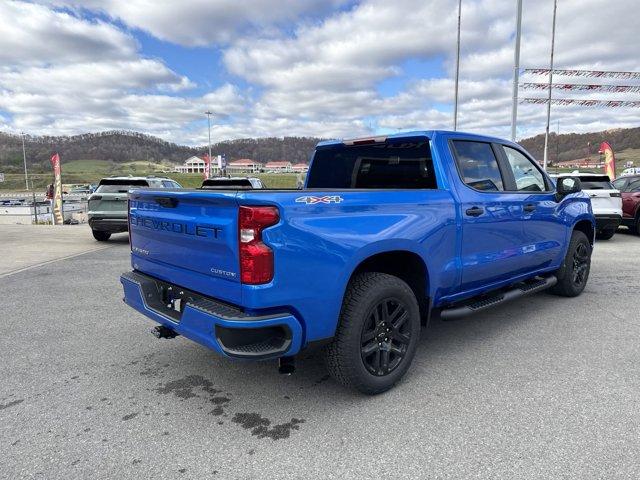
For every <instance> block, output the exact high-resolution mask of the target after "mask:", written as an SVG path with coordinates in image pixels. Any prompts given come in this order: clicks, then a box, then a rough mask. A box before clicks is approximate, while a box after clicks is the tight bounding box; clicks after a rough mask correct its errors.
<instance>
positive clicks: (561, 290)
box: [551, 230, 592, 297]
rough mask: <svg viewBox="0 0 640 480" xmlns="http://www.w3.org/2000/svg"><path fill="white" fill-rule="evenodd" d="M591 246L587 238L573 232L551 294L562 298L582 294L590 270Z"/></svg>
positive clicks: (580, 233) (582, 234)
mask: <svg viewBox="0 0 640 480" xmlns="http://www.w3.org/2000/svg"><path fill="white" fill-rule="evenodd" d="M591 251H592V249H591V244H590V243H589V239H588V238H587V236H586V235H585V234H584V233H582V232H580V231H578V230H574V232H573V234H572V235H571V241H570V242H569V248H568V249H567V254H566V256H565V257H564V261H563V262H562V266H561V267H560V269H559V270H558V271H557V272H556V276H557V277H558V283H557V284H555V285H554V286H553V288H551V292H552V293H555V294H556V295H560V296H563V297H577V296H578V295H580V294H581V293H582V291H583V290H584V287H585V286H586V285H587V280H588V279H589V271H590V270H591Z"/></svg>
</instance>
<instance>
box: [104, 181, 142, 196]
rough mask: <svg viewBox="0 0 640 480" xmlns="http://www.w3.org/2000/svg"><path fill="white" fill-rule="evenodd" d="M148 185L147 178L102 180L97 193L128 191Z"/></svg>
mask: <svg viewBox="0 0 640 480" xmlns="http://www.w3.org/2000/svg"><path fill="white" fill-rule="evenodd" d="M148 186H149V183H147V181H146V180H102V181H100V186H98V189H97V190H96V193H127V192H128V191H129V190H131V189H133V188H140V187H148Z"/></svg>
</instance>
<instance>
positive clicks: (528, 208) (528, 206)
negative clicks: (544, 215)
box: [522, 203, 536, 213]
mask: <svg viewBox="0 0 640 480" xmlns="http://www.w3.org/2000/svg"><path fill="white" fill-rule="evenodd" d="M522 209H523V210H524V211H525V212H527V213H531V212H533V211H534V210H535V209H536V206H535V205H534V204H533V203H528V204H526V205H525V206H524V207H522Z"/></svg>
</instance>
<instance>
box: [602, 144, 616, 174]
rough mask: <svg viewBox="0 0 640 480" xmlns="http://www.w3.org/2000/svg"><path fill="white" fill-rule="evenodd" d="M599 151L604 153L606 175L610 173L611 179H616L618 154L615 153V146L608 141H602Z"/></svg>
mask: <svg viewBox="0 0 640 480" xmlns="http://www.w3.org/2000/svg"><path fill="white" fill-rule="evenodd" d="M598 153H600V154H602V155H604V173H605V175H609V179H611V180H614V179H615V178H616V156H615V155H614V153H613V148H611V145H609V143H608V142H602V143H601V144H600V148H599V149H598Z"/></svg>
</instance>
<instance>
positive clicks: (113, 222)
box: [89, 217, 129, 233]
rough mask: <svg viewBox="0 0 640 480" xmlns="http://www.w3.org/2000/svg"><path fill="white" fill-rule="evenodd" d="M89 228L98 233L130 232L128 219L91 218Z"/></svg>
mask: <svg viewBox="0 0 640 480" xmlns="http://www.w3.org/2000/svg"><path fill="white" fill-rule="evenodd" d="M89 226H90V227H91V229H92V230H96V231H98V232H109V233H120V232H126V231H127V230H129V223H128V222H127V219H126V218H104V217H91V218H89Z"/></svg>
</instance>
